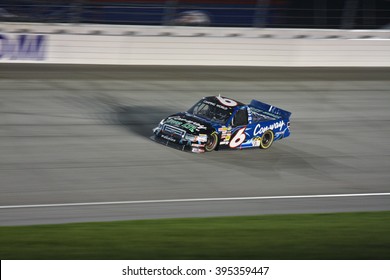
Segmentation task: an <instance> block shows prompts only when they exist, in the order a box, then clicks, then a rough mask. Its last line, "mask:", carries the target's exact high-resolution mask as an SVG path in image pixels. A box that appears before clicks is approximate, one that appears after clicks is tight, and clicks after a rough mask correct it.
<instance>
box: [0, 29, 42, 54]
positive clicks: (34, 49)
mask: <svg viewBox="0 0 390 280" xmlns="http://www.w3.org/2000/svg"><path fill="white" fill-rule="evenodd" d="M46 41H47V39H46V36H45V35H32V34H20V35H10V34H0V60H44V59H45V52H46Z"/></svg>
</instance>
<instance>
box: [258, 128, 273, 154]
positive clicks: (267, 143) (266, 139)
mask: <svg viewBox="0 0 390 280" xmlns="http://www.w3.org/2000/svg"><path fill="white" fill-rule="evenodd" d="M274 138H275V136H274V133H273V132H272V130H267V131H266V132H264V134H263V137H261V142H260V148H261V149H264V150H266V149H268V148H269V147H271V145H272V143H273V142H274Z"/></svg>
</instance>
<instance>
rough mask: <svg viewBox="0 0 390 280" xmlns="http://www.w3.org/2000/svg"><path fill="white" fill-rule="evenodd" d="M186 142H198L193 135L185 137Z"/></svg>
mask: <svg viewBox="0 0 390 280" xmlns="http://www.w3.org/2000/svg"><path fill="white" fill-rule="evenodd" d="M184 140H187V141H190V142H195V141H196V136H195V135H191V134H186V135H184Z"/></svg>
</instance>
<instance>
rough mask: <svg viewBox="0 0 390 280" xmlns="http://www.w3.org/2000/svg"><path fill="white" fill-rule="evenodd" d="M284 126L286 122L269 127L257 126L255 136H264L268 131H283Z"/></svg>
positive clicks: (279, 122)
mask: <svg viewBox="0 0 390 280" xmlns="http://www.w3.org/2000/svg"><path fill="white" fill-rule="evenodd" d="M283 126H284V121H278V122H275V123H273V124H270V125H267V126H261V125H260V124H258V125H256V127H255V130H254V131H253V135H254V136H257V135H260V134H263V133H264V132H266V131H267V130H274V129H278V128H279V130H282V127H283Z"/></svg>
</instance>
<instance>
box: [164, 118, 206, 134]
mask: <svg viewBox="0 0 390 280" xmlns="http://www.w3.org/2000/svg"><path fill="white" fill-rule="evenodd" d="M165 123H166V124H170V125H174V126H177V127H182V128H184V129H188V130H189V131H191V132H195V131H199V130H201V129H207V127H206V126H204V125H203V124H200V123H198V122H194V121H191V120H188V119H183V118H181V117H175V118H170V119H167V120H166V121H165Z"/></svg>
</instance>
